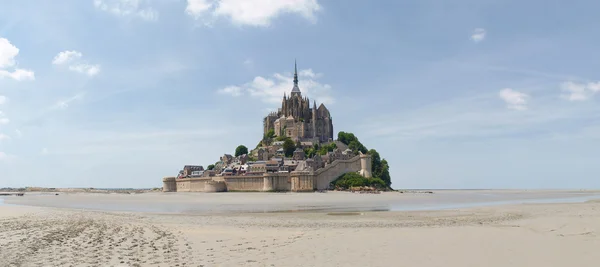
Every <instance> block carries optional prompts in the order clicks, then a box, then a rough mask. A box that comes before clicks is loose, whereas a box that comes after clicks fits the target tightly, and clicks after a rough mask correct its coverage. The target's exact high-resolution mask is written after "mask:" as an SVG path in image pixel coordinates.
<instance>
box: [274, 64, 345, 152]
mask: <svg viewBox="0 0 600 267" xmlns="http://www.w3.org/2000/svg"><path fill="white" fill-rule="evenodd" d="M263 128H264V134H265V135H266V134H267V133H268V132H269V131H270V130H273V131H274V133H275V136H287V137H290V138H292V139H293V140H294V141H316V142H319V143H320V142H327V141H330V140H333V122H332V120H331V115H330V113H329V110H328V109H327V108H326V107H325V105H323V104H321V105H319V107H318V108H317V103H316V102H315V101H313V106H312V107H311V106H310V100H309V99H308V97H303V96H302V93H301V92H300V87H298V68H297V67H296V66H294V87H293V88H292V92H291V94H290V96H289V97H288V96H287V95H285V94H284V95H283V100H282V101H281V108H279V109H278V110H277V112H272V113H270V114H269V115H267V117H265V118H264V120H263Z"/></svg>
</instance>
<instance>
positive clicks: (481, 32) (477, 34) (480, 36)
mask: <svg viewBox="0 0 600 267" xmlns="http://www.w3.org/2000/svg"><path fill="white" fill-rule="evenodd" d="M485 33H486V32H485V29H483V28H477V29H475V30H474V31H473V34H471V40H473V41H474V42H476V43H478V42H481V41H483V40H484V39H485Z"/></svg>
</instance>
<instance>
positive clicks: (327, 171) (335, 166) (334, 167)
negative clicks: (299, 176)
mask: <svg viewBox="0 0 600 267" xmlns="http://www.w3.org/2000/svg"><path fill="white" fill-rule="evenodd" d="M368 157H369V159H370V156H368ZM360 169H361V165H360V155H358V156H355V157H354V158H351V159H348V160H336V161H334V162H332V163H331V164H329V165H327V166H325V168H321V169H318V170H317V171H316V172H315V173H314V175H315V182H316V188H315V189H317V190H325V189H328V188H329V184H330V183H331V182H333V181H334V180H335V179H336V178H338V177H340V176H341V175H342V174H344V173H348V172H358V171H360Z"/></svg>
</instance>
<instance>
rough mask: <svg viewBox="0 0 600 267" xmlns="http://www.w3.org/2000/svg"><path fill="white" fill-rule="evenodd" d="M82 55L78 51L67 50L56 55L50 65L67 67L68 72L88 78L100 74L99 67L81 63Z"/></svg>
mask: <svg viewBox="0 0 600 267" xmlns="http://www.w3.org/2000/svg"><path fill="white" fill-rule="evenodd" d="M82 57H83V54H82V53H81V52H79V51H75V50H71V51H69V50H67V51H63V52H60V53H58V54H57V55H56V56H55V57H54V60H52V64H54V65H65V64H68V63H69V64H68V65H69V67H68V68H69V70H70V71H74V72H77V73H81V74H86V75H88V76H95V75H97V74H98V73H100V65H98V64H88V63H86V62H85V61H83V60H82V59H81V58H82Z"/></svg>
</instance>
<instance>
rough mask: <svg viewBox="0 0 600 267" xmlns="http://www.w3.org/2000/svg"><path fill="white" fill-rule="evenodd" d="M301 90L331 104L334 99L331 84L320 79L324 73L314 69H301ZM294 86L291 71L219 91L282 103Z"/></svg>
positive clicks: (309, 95) (260, 77) (258, 77)
mask: <svg viewBox="0 0 600 267" xmlns="http://www.w3.org/2000/svg"><path fill="white" fill-rule="evenodd" d="M298 77H299V78H298V80H299V83H298V85H299V87H300V91H301V92H302V94H303V95H304V96H308V97H310V98H313V99H315V100H316V101H317V102H319V103H324V104H331V103H334V99H333V97H332V96H331V86H330V85H328V84H323V83H320V82H319V81H318V78H320V77H322V74H319V73H314V72H313V71H312V69H306V70H301V71H300V72H299V73H298ZM293 86H294V82H293V75H292V74H291V73H285V74H281V73H275V74H273V75H272V77H270V78H268V77H267V78H265V77H262V76H257V77H255V78H254V79H253V80H252V81H250V82H247V83H245V84H243V85H240V86H235V85H234V86H227V87H225V88H223V89H219V90H218V91H217V92H219V93H222V94H230V95H232V96H240V95H243V94H248V95H250V96H252V97H256V98H259V99H261V100H263V101H264V102H267V103H272V104H278V103H281V99H282V97H283V94H286V95H288V96H289V95H290V92H291V91H292V87H293Z"/></svg>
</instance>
